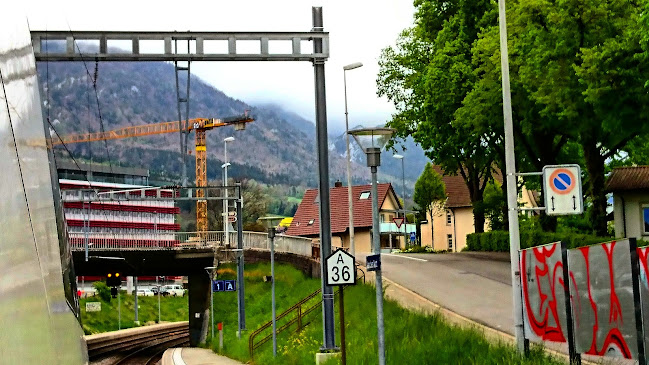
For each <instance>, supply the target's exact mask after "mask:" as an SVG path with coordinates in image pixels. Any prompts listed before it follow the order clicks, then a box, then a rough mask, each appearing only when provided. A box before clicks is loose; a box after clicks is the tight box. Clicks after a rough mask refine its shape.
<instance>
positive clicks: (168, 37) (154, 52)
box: [31, 28, 329, 62]
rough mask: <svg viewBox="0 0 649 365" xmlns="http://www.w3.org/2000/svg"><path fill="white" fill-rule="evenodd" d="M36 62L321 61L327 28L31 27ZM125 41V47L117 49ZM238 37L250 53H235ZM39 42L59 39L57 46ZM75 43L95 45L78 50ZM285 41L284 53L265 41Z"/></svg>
mask: <svg viewBox="0 0 649 365" xmlns="http://www.w3.org/2000/svg"><path fill="white" fill-rule="evenodd" d="M31 36H32V45H33V47H34V55H35V56H36V61H52V62H54V61H87V60H98V61H174V62H178V61H311V62H314V61H324V60H326V59H327V58H329V33H328V32H324V31H322V30H321V29H317V28H315V29H314V30H312V31H310V32H296V33H294V32H251V33H248V32H109V31H39V30H35V31H31ZM124 41H130V46H131V47H130V48H131V49H130V50H124V49H118V47H119V48H123V47H124V44H125V42H124ZM177 41H183V43H184V42H190V44H191V45H192V47H191V49H189V50H188V52H187V53H180V52H177V50H175V49H174V48H175V44H176V42H177ZM238 41H258V42H259V50H258V52H256V53H239V52H237V42H238ZM303 41H308V42H315V41H321V42H322V49H319V50H318V51H314V50H313V47H312V46H311V47H308V48H307V47H302V42H303ZM45 42H48V43H49V42H52V44H56V43H57V42H65V48H64V49H63V51H61V50H60V48H59V49H52V47H46V46H45ZM75 42H83V43H84V44H88V45H95V46H96V49H84V51H83V53H80V52H79V51H78V48H77V47H76V45H75ZM275 42H277V44H278V45H279V44H280V43H284V44H287V42H290V43H291V47H290V49H291V52H290V53H274V52H273V53H271V52H269V44H273V43H275Z"/></svg>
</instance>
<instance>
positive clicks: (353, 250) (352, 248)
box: [343, 62, 363, 256]
mask: <svg viewBox="0 0 649 365" xmlns="http://www.w3.org/2000/svg"><path fill="white" fill-rule="evenodd" d="M361 66H363V64H362V63H360V62H356V63H351V64H349V65H347V66H343V81H344V86H345V143H346V144H347V205H349V250H350V251H351V254H352V256H355V255H356V245H355V244H354V200H353V197H352V173H351V170H352V167H351V165H352V155H351V153H350V152H349V118H348V113H347V71H348V70H353V69H355V68H359V67H361Z"/></svg>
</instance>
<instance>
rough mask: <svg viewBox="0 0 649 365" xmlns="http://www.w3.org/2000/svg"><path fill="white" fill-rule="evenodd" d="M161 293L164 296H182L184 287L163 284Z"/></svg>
mask: <svg viewBox="0 0 649 365" xmlns="http://www.w3.org/2000/svg"><path fill="white" fill-rule="evenodd" d="M161 293H162V295H164V296H167V295H171V296H174V297H182V296H184V295H185V289H183V286H182V285H165V286H163V287H162V289H161Z"/></svg>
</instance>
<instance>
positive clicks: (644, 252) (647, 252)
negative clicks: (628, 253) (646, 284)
mask: <svg viewBox="0 0 649 365" xmlns="http://www.w3.org/2000/svg"><path fill="white" fill-rule="evenodd" d="M647 256H649V247H643V248H638V259H639V261H640V267H641V269H642V270H643V271H644V274H645V278H648V279H649V265H648V263H647Z"/></svg>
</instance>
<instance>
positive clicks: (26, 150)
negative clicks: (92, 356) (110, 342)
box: [0, 12, 87, 364]
mask: <svg viewBox="0 0 649 365" xmlns="http://www.w3.org/2000/svg"><path fill="white" fill-rule="evenodd" d="M2 15H3V19H2V21H0V34H2V36H1V37H0V55H2V56H1V57H0V75H1V76H2V88H1V89H0V99H1V100H3V102H2V103H0V156H3V158H1V159H0V171H2V173H1V174H0V212H2V213H1V214H0V232H1V233H0V278H2V279H0V328H1V330H0V354H1V357H0V362H2V363H6V364H82V363H84V362H85V361H86V359H87V352H86V351H85V342H84V341H83V338H82V335H83V332H82V331H81V327H80V325H79V323H78V322H77V320H76V316H75V313H74V312H75V311H76V308H75V304H76V303H71V302H69V301H68V300H66V296H65V292H66V288H65V287H64V283H63V276H64V274H63V270H64V269H63V268H62V264H61V258H62V256H63V255H65V253H66V252H69V251H68V249H67V247H61V246H59V233H60V232H59V231H58V229H57V217H56V211H55V204H54V203H55V202H54V197H53V191H54V190H53V186H52V175H51V170H50V166H51V165H50V161H49V158H48V151H47V148H46V144H45V128H44V125H43V115H42V113H41V105H42V104H41V99H40V96H39V92H38V80H37V76H36V75H37V73H36V63H35V60H34V55H33V53H32V47H31V43H30V42H31V38H30V34H29V30H28V27H27V23H26V21H25V19H24V17H22V16H19V15H15V14H7V12H4V13H2ZM7 106H8V108H7ZM52 165H53V164H52ZM68 277H69V276H67V274H66V280H67V278H68ZM67 291H68V292H70V287H69V286H68V287H67ZM61 349H65V351H62V350H61Z"/></svg>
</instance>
